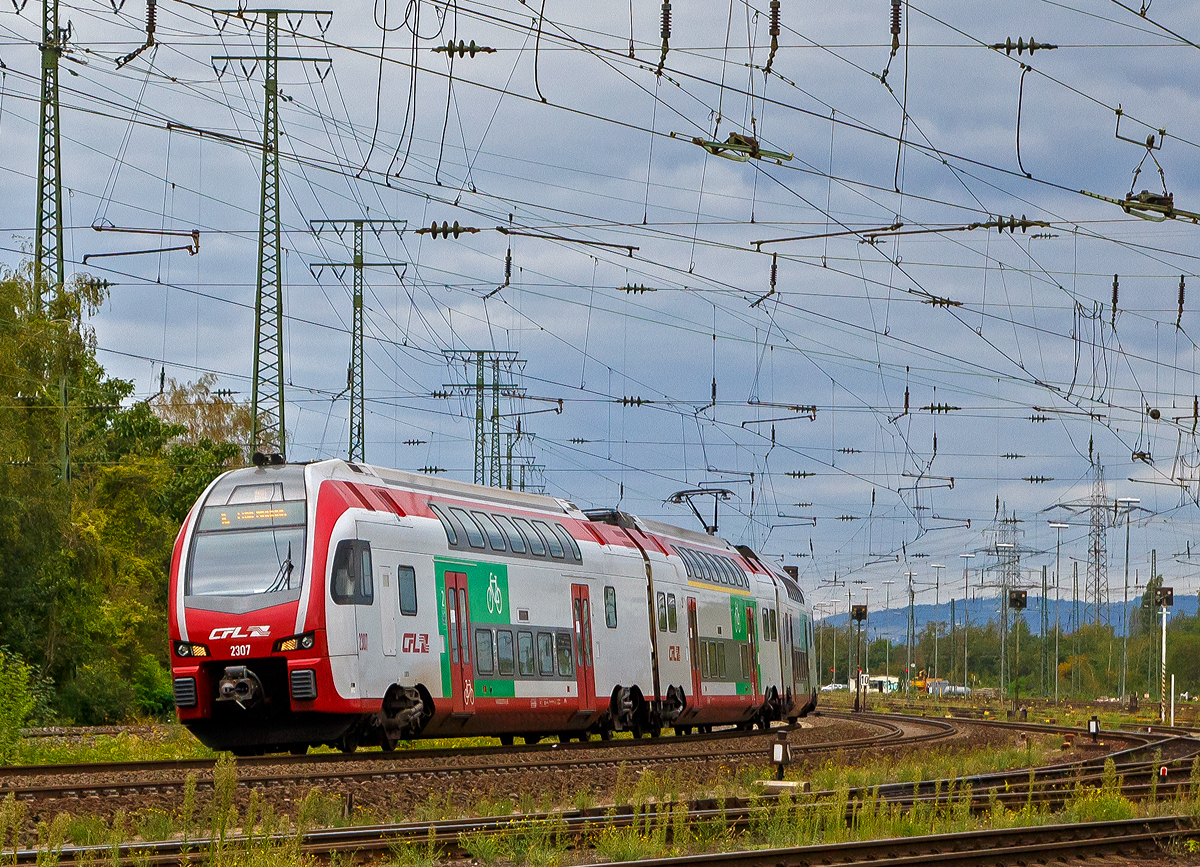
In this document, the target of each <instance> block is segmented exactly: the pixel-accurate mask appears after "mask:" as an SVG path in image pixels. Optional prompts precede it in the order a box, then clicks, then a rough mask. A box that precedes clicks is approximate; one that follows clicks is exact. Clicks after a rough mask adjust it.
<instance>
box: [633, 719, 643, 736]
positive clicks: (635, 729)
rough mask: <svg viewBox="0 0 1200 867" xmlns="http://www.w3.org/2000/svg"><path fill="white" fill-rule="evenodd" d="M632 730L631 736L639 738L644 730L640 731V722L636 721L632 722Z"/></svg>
mask: <svg viewBox="0 0 1200 867" xmlns="http://www.w3.org/2000/svg"><path fill="white" fill-rule="evenodd" d="M632 732H633V736H634V737H635V738H640V737H641V736H642V735H644V734H645V732H644V731H642V724H641V723H636V722H635V723H634V724H633V729H632Z"/></svg>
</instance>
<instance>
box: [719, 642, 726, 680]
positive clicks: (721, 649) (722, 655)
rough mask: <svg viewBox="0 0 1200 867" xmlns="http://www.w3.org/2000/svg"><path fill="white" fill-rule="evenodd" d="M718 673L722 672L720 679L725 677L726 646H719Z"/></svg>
mask: <svg viewBox="0 0 1200 867" xmlns="http://www.w3.org/2000/svg"><path fill="white" fill-rule="evenodd" d="M717 671H718V672H720V674H719V675H718V676H719V677H724V676H725V645H724V644H718V645H717Z"/></svg>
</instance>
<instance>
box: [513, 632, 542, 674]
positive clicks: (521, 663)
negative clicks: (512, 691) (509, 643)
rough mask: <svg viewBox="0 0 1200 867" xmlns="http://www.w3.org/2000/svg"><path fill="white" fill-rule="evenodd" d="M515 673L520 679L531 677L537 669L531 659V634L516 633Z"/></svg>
mask: <svg viewBox="0 0 1200 867" xmlns="http://www.w3.org/2000/svg"><path fill="white" fill-rule="evenodd" d="M517 671H518V672H520V674H521V677H533V676H534V675H535V674H537V668H536V665H535V663H534V659H533V633H532V632H518V633H517Z"/></svg>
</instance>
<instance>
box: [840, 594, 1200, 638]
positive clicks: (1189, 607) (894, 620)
mask: <svg viewBox="0 0 1200 867" xmlns="http://www.w3.org/2000/svg"><path fill="white" fill-rule="evenodd" d="M1119 592H1120V591H1119V590H1118V593H1119ZM855 601H856V602H859V601H861V600H855ZM1141 601H1142V597H1141V594H1140V593H1138V594H1137V595H1136V596H1135V595H1133V593H1132V591H1131V592H1130V600H1129V612H1130V617H1131V618H1132V617H1133V616H1134V613H1133V612H1134V611H1135V610H1136V608H1137V607H1138V606H1139V605H1141ZM1198 607H1200V600H1198V599H1197V597H1196V596H1180V595H1179V594H1176V595H1175V607H1174V609H1172V613H1171V616H1172V617H1177V616H1179V615H1188V616H1192V615H1195V614H1196V612H1197V609H1198ZM962 608H963V606H962V600H961V599H958V600H955V603H954V617H955V620H956V621H957V622H958V624H959V625H960V626H961V625H962V622H963V610H962ZM1108 609H1109V622H1110V623H1112V624H1113V627H1114V628H1115V629H1116V630H1117V631H1118V633H1119V632H1120V629H1121V625H1120V624H1121V602H1120V601H1119V600H1118V601H1116V602H1110V603H1109V604H1108ZM1041 610H1042V601H1041V598H1040V597H1038V596H1033V595H1032V594H1030V596H1029V607H1028V608H1027V609H1025V612H1024V617H1025V622H1026V623H1027V624H1028V625H1029V629H1030V631H1031V632H1033V633H1034V634H1035V635H1036V634H1038V633H1039V632H1040V631H1041V617H1042V615H1041ZM1046 611H1047V617H1048V618H1049V621H1050V631H1053V629H1054V599H1053V598H1051V599H1049V600H1048V604H1047V606H1046ZM1058 612H1059V615H1060V617H1061V628H1062V630H1063V631H1064V632H1066V631H1068V630H1069V629H1070V628H1071V600H1070V599H1063V600H1060V601H1059V603H1058ZM967 614H968V616H969V618H970V623H971V625H973V626H978V625H981V624H985V623H987V622H988V621H989V620H999V619H1000V599H999V597H996V596H990V597H984V598H980V599H975V600H972V601H971V602H970V603H968V605H967ZM1079 616H1080V617H1082V616H1083V601H1082V600H1080V602H1079ZM935 617H936V619H938V620H940V621H941V622H942V623H944V624H945V629H946V630H947V631H949V629H950V602H949V600H947V601H944V602H942V604H941V605H940V606H934V605H932V604H925V605H914V606H913V621H914V622H915V624H916V628H917V633H918V634H919V633H920V632H921V631H923V630H924V628H925V624H926V623H928V622H929V621H931V620H933V619H935ZM822 623H825V624H829V625H832V626H837V627H844V626H845V625H846V615H845V613H839V614H837V615H834V616H832V617H827V618H821V619H818V620H817V621H816V624H817V625H820V624H822ZM1168 623H1169V621H1168ZM865 625H866V626H867V628H868V629H869V630H870V637H871V638H872V639H874V638H876V637H880V638H882V637H885V636H886V637H889V638H891V639H892V640H893V641H903V640H904V636H905V631H906V629H907V627H908V608H907V607H906V606H905V607H898V606H897V605H895V604H893V605H892V607H891V609H890V610H888V611H883V610H882V609H877V608H876V607H875V601H874V599H872V601H871V612H870V616H869V619H868V621H867V623H866V624H865ZM1168 628H1169V626H1168Z"/></svg>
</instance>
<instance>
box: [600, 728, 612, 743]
mask: <svg viewBox="0 0 1200 867" xmlns="http://www.w3.org/2000/svg"><path fill="white" fill-rule="evenodd" d="M612 736H613V732H612V729H610V728H602V729H600V740H602V741H611V740H612Z"/></svg>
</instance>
